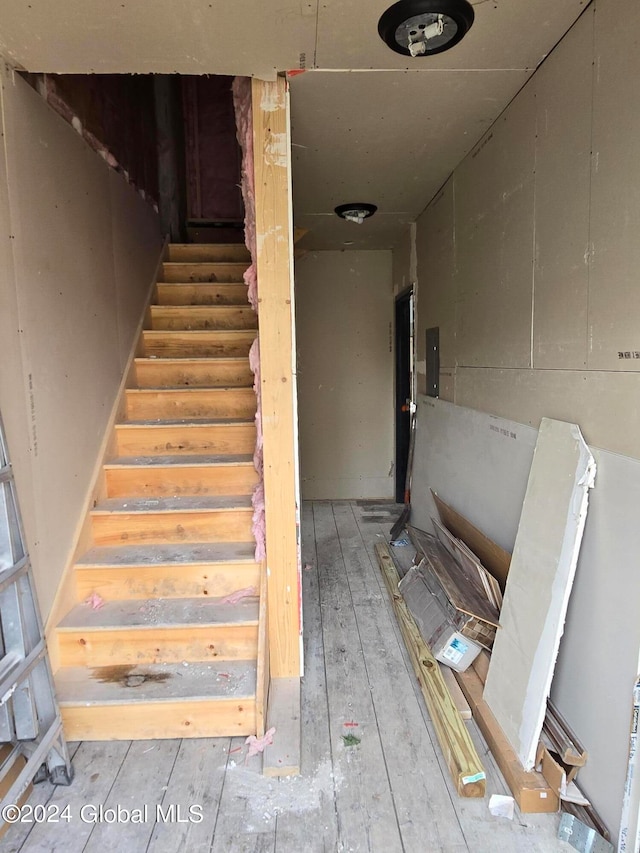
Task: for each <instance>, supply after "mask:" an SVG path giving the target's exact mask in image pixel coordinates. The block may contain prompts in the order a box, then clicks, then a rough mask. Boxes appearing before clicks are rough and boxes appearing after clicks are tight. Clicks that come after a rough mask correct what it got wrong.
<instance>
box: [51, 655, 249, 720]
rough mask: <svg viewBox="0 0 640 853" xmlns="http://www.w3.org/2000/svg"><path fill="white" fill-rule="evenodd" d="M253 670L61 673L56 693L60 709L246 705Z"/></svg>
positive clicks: (235, 664)
mask: <svg viewBox="0 0 640 853" xmlns="http://www.w3.org/2000/svg"><path fill="white" fill-rule="evenodd" d="M256 669H257V667H256V663H255V661H221V662H220V663H188V664H187V666H185V665H184V664H183V663H169V664H141V665H139V666H129V665H125V666H117V665H116V666H105V667H91V668H88V667H83V666H70V667H61V668H60V669H59V670H58V671H57V672H56V675H55V682H56V693H57V695H58V702H59V704H60V706H61V707H65V706H70V705H82V706H91V705H104V704H113V705H120V704H135V705H138V704H140V703H144V702H153V703H156V702H158V703H164V702H180V701H183V702H193V701H197V700H199V699H201V700H202V699H204V700H206V699H209V700H215V699H241V698H247V699H250V698H253V697H254V696H255V691H256ZM140 679H145V680H143V681H142V682H141V683H140ZM114 724H115V725H117V723H115V721H114Z"/></svg>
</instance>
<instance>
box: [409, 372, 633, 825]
mask: <svg viewBox="0 0 640 853" xmlns="http://www.w3.org/2000/svg"><path fill="white" fill-rule="evenodd" d="M496 372H497V371H496ZM545 373H547V371H545ZM621 378H623V377H622V376H621ZM627 378H630V377H627ZM536 438H537V431H536V430H535V429H533V428H531V427H529V426H525V425H523V424H521V423H516V422H515V421H512V420H505V419H503V418H498V417H493V416H491V415H487V414H484V413H482V412H479V411H474V410H472V409H468V408H464V407H462V406H454V405H452V404H450V403H446V402H443V401H441V400H432V399H430V398H426V397H420V398H419V402H418V420H417V434H416V455H415V461H416V469H415V475H414V479H413V490H412V495H411V503H412V519H413V523H414V524H415V525H416V526H417V527H423V528H424V529H426V530H430V529H431V528H430V526H429V525H430V522H429V516H430V515H431V514H433V513H435V507H434V506H433V502H432V499H431V495H430V492H429V488H430V487H431V488H433V489H435V490H436V491H437V492H438V494H439V495H440V496H441V497H442V498H443V500H445V501H446V502H447V503H449V505H451V506H453V507H454V509H457V510H459V511H460V512H462V513H463V514H464V515H465V516H466V517H467V518H468V519H469V520H470V521H471V522H473V524H475V525H477V526H478V527H480V528H481V529H482V530H483V532H485V533H486V534H487V535H489V536H490V537H491V538H492V539H493V540H495V541H496V542H497V543H498V544H499V545H501V546H502V547H504V548H506V549H507V550H509V551H511V550H512V549H513V544H514V541H515V537H516V532H517V528H518V522H519V518H520V510H521V508H522V501H523V498H524V494H525V490H526V484H527V478H528V475H529V470H530V468H531V461H532V458H533V450H534V447H535V443H536ZM591 451H592V453H593V456H594V458H595V460H596V465H597V467H598V482H597V488H595V489H593V490H592V492H591V495H590V506H589V516H588V519H587V524H586V527H585V531H584V539H583V544H582V550H581V552H580V560H579V563H578V570H577V572H576V577H575V581H574V585H573V591H572V593H571V600H570V602H569V610H568V614H567V621H566V628H565V633H564V636H563V638H562V643H561V645H560V653H559V656H558V663H557V666H556V673H555V677H554V682H553V686H552V690H551V696H552V698H553V700H554V702H555V704H556V705H557V707H558V708H559V709H560V711H561V712H562V714H563V715H564V716H565V717H566V719H567V720H568V722H569V724H570V725H571V727H572V728H573V729H574V730H575V731H576V733H577V734H578V735H579V737H580V739H581V740H582V741H583V742H584V743H585V744H586V745H587V747H588V750H589V761H588V762H587V765H586V766H585V767H584V768H582V769H581V771H580V786H581V788H582V789H583V790H584V791H585V793H586V794H587V796H589V797H590V798H592V800H593V802H594V803H595V805H596V808H597V809H598V811H599V812H600V813H601V814H602V817H603V819H604V820H605V822H606V823H607V824H608V826H609V829H610V830H611V832H612V835H615V834H616V833H617V826H618V823H619V820H620V809H621V803H622V792H623V788H624V780H625V774H626V767H627V760H628V746H629V743H628V741H629V701H628V698H629V691H630V690H631V686H632V685H633V682H634V680H635V677H636V675H637V671H636V670H637V665H638V653H639V651H640V621H639V620H638V614H637V608H638V601H640V574H639V573H638V571H637V563H636V561H634V560H632V559H629V555H630V554H631V555H633V554H637V553H640V529H639V528H638V524H637V507H638V506H640V461H639V460H637V459H631V458H629V457H627V456H621V455H618V454H616V453H610V452H607V451H603V450H599V449H597V448H594V447H593V446H591ZM603 720H606V721H607V725H606V726H603V724H602V721H603Z"/></svg>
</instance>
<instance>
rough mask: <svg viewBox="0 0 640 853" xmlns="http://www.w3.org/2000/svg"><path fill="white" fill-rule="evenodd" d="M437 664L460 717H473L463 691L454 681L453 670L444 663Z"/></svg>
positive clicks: (466, 718) (467, 718) (469, 718)
mask: <svg viewBox="0 0 640 853" xmlns="http://www.w3.org/2000/svg"><path fill="white" fill-rule="evenodd" d="M438 666H439V667H440V672H441V673H442V679H443V681H444V683H445V684H446V685H447V690H448V691H449V695H450V696H451V700H452V701H453V704H454V705H455V706H456V708H457V709H458V713H459V714H460V717H461V718H462V719H463V720H465V721H466V720H471V719H472V718H473V714H472V713H471V708H470V707H469V703H468V702H467V699H466V697H465V695H464V693H463V692H462V690H461V689H460V685H459V684H458V682H457V681H456V677H455V675H454V674H453V670H452V669H451V668H450V667H448V666H447V665H446V664H444V663H439V664H438Z"/></svg>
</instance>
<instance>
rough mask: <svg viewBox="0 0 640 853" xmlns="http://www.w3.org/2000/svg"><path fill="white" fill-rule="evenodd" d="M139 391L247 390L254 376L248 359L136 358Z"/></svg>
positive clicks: (251, 384)
mask: <svg viewBox="0 0 640 853" xmlns="http://www.w3.org/2000/svg"><path fill="white" fill-rule="evenodd" d="M135 375H136V382H137V385H138V387H139V388H179V387H182V386H186V387H200V388H218V387H220V388H223V387H226V388H248V387H251V386H253V373H252V372H251V368H250V367H249V359H248V358H136V360H135Z"/></svg>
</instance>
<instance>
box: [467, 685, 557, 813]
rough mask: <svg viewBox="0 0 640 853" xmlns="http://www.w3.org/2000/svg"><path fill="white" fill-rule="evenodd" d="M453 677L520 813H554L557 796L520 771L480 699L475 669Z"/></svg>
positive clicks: (543, 781)
mask: <svg viewBox="0 0 640 853" xmlns="http://www.w3.org/2000/svg"><path fill="white" fill-rule="evenodd" d="M456 678H457V679H458V684H459V685H460V687H461V688H462V692H463V693H464V695H465V696H466V698H467V702H468V703H469V705H470V706H471V711H472V713H473V716H474V719H475V721H476V723H477V724H478V728H479V729H480V731H481V732H482V734H483V735H484V739H485V740H486V742H487V744H488V745H489V749H490V750H491V752H492V754H493V757H494V758H495V760H496V764H497V765H498V767H499V768H500V771H501V772H502V775H503V776H504V778H505V779H506V782H507V785H508V786H509V788H510V790H511V793H512V794H513V797H514V799H515V801H516V803H517V804H518V808H519V809H520V811H521V812H522V813H523V814H531V813H535V814H538V813H541V812H557V811H558V808H559V801H558V795H557V794H556V793H555V791H554V790H553V789H552V788H550V787H549V785H548V784H547V782H546V779H545V778H544V777H543V776H542V774H541V773H536V772H535V771H533V770H532V771H526V770H525V769H524V768H523V766H522V764H521V763H520V761H519V760H518V756H517V755H516V753H515V751H514V749H513V748H512V746H511V744H510V743H509V741H508V740H507V738H506V737H505V735H504V732H503V731H502V729H501V728H500V726H499V725H498V723H497V722H496V718H495V717H494V716H493V714H492V713H491V709H490V708H489V706H488V705H487V703H486V702H485V701H484V699H483V698H482V693H483V686H482V682H481V681H480V679H479V678H478V674H477V673H476V672H475V670H473V669H468V670H467V671H466V672H458V673H456Z"/></svg>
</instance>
